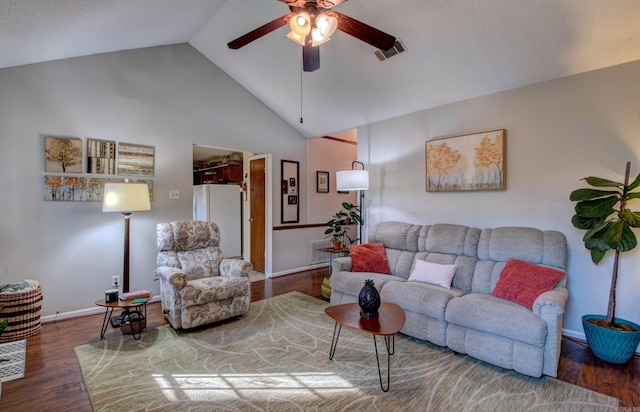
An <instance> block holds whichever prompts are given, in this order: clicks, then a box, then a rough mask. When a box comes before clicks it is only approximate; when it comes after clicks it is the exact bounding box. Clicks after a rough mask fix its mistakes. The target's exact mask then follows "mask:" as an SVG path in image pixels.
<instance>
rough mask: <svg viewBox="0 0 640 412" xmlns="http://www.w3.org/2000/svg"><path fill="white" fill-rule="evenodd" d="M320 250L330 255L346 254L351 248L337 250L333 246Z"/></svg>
mask: <svg viewBox="0 0 640 412" xmlns="http://www.w3.org/2000/svg"><path fill="white" fill-rule="evenodd" d="M319 250H322V251H323V252H329V253H344V252H348V251H349V248H348V247H341V248H338V249H336V248H334V247H333V246H332V247H323V248H320V249H319Z"/></svg>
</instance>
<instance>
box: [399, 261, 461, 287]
mask: <svg viewBox="0 0 640 412" xmlns="http://www.w3.org/2000/svg"><path fill="white" fill-rule="evenodd" d="M457 268H458V266H456V265H441V264H439V263H432V262H427V261H425V260H421V259H416V261H415V264H414V266H413V270H412V271H411V275H410V276H409V279H407V280H408V281H413V282H422V283H430V284H432V285H436V286H442V287H443V288H447V289H451V280H452V279H453V275H454V274H455V273H456V269H457Z"/></svg>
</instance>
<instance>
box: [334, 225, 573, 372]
mask: <svg viewBox="0 0 640 412" xmlns="http://www.w3.org/2000/svg"><path fill="white" fill-rule="evenodd" d="M369 243H383V244H384V247H385V251H386V256H387V262H388V264H389V268H390V269H391V275H388V274H379V273H371V272H351V258H350V257H340V258H335V259H333V263H332V274H331V278H330V279H331V289H332V293H331V305H336V304H341V303H348V302H357V301H358V295H359V293H360V290H361V289H362V286H363V285H364V281H365V280H366V279H372V280H373V281H374V282H375V285H376V288H377V289H378V290H379V291H380V296H381V299H382V301H385V302H393V303H396V304H398V305H400V306H401V307H402V308H403V309H404V311H405V313H406V316H407V321H406V323H405V326H404V327H403V329H402V330H401V332H402V333H404V334H406V335H409V336H413V337H416V338H418V339H422V340H427V341H429V342H432V343H434V344H436V345H440V346H446V347H448V348H450V349H452V350H453V351H455V352H458V353H463V354H468V355H470V356H472V357H474V358H477V359H480V360H482V361H485V362H489V363H492V364H494V365H497V366H500V367H502V368H506V369H513V370H515V371H517V372H520V373H522V374H525V375H529V376H533V377H540V376H541V375H542V374H544V375H548V376H556V374H557V367H558V360H559V357H560V343H561V338H562V335H561V330H562V316H563V313H564V309H565V304H566V301H567V299H568V296H569V294H568V291H567V289H566V276H565V277H564V278H563V279H562V280H561V281H560V282H558V284H557V285H556V287H555V289H553V290H550V291H548V292H544V293H542V294H541V295H539V296H538V298H537V299H536V300H535V302H534V304H533V309H532V310H531V309H529V308H527V307H525V306H522V305H520V304H518V303H514V302H511V301H508V300H505V299H501V298H498V297H495V296H492V295H491V292H492V290H493V288H494V287H495V285H496V283H497V281H498V279H499V277H500V272H501V270H502V269H503V268H504V266H505V263H506V262H507V261H508V260H509V259H510V258H513V259H519V260H523V261H527V262H531V263H535V264H539V265H544V266H549V267H551V268H555V269H560V270H563V271H564V270H565V267H566V260H567V244H566V239H565V237H564V235H563V234H562V233H560V232H556V231H541V230H538V229H534V228H525V227H499V228H495V229H477V228H472V227H467V226H461V225H454V224H434V225H426V226H421V225H414V224H409V223H402V222H382V223H378V224H376V225H375V226H374V227H373V228H372V229H371V231H370V234H369ZM415 259H422V260H426V261H428V262H434V263H440V264H455V265H457V266H458V267H457V270H456V272H455V275H454V277H453V281H452V287H451V289H447V288H444V287H441V286H434V285H431V284H427V283H421V282H413V281H412V282H408V281H407V279H408V278H409V275H410V273H411V271H412V268H413V264H414V260H415Z"/></svg>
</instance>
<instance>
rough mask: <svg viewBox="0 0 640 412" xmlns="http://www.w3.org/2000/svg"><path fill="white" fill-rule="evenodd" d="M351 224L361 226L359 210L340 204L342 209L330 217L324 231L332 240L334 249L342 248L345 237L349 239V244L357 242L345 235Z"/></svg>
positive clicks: (354, 206)
mask: <svg viewBox="0 0 640 412" xmlns="http://www.w3.org/2000/svg"><path fill="white" fill-rule="evenodd" d="M352 224H362V218H361V217H360V209H359V208H358V206H356V205H353V204H351V203H349V202H342V209H340V210H339V211H337V212H336V213H335V214H334V215H333V216H332V217H331V220H330V221H328V222H327V226H329V227H328V228H327V230H325V231H324V234H325V235H327V237H331V238H332V240H333V247H334V248H335V249H340V247H342V243H344V238H345V237H346V238H347V239H349V244H353V243H355V242H356V241H357V240H358V238H353V239H352V238H350V237H349V236H348V234H347V233H348V229H349V225H352Z"/></svg>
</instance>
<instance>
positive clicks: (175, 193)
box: [169, 190, 180, 200]
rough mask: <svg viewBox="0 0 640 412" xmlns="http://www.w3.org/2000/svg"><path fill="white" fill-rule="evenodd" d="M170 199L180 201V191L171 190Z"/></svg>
mask: <svg viewBox="0 0 640 412" xmlns="http://www.w3.org/2000/svg"><path fill="white" fill-rule="evenodd" d="M169 199H171V200H178V199H180V191H179V190H169Z"/></svg>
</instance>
